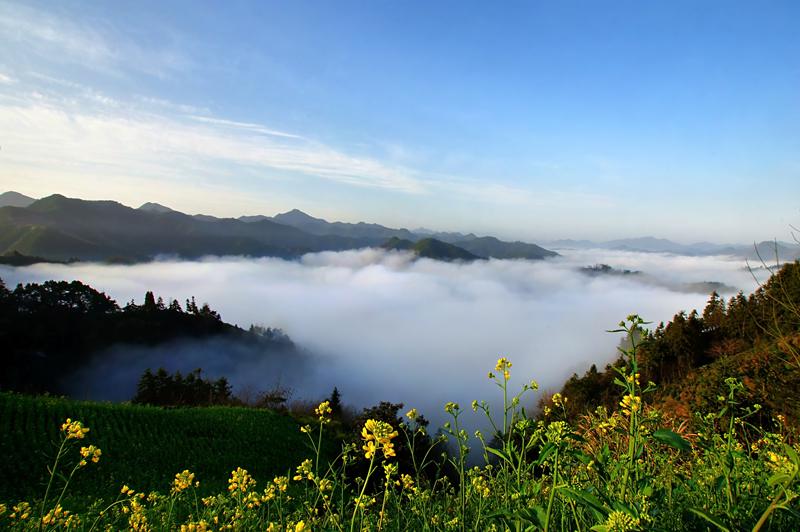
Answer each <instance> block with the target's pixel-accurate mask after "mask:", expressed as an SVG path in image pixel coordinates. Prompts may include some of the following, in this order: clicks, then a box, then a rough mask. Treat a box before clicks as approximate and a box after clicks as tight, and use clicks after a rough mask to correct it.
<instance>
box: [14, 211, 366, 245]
mask: <svg viewBox="0 0 800 532" xmlns="http://www.w3.org/2000/svg"><path fill="white" fill-rule="evenodd" d="M367 244H368V242H363V241H359V240H356V239H351V238H344V237H338V236H330V235H329V236H317V235H311V234H308V233H305V232H303V231H300V230H298V229H296V228H293V227H288V226H285V225H281V224H278V223H275V222H272V221H269V220H261V221H258V222H254V223H245V222H241V221H238V220H233V219H213V220H201V219H197V218H195V217H193V216H188V215H186V214H183V213H180V212H176V211H167V212H161V211H160V210H159V209H157V210H155V211H154V210H153V209H132V208H130V207H126V206H125V205H122V204H120V203H117V202H113V201H84V200H80V199H72V198H66V197H64V196H61V195H53V196H48V197H47V198H43V199H41V200H38V201H36V202H34V203H33V204H31V205H30V206H29V207H28V208H18V207H3V208H0V254H3V253H10V252H13V251H18V252H20V253H22V254H24V255H30V256H42V257H47V258H49V259H60V260H67V259H70V258H79V259H83V260H107V259H110V258H114V257H124V258H127V259H130V260H148V259H151V258H153V257H155V256H157V255H160V254H164V255H177V256H180V257H185V258H195V257H200V256H202V255H249V256H279V257H296V256H299V255H301V254H303V253H307V252H310V251H323V250H341V249H351V248H354V247H361V246H364V245H367Z"/></svg>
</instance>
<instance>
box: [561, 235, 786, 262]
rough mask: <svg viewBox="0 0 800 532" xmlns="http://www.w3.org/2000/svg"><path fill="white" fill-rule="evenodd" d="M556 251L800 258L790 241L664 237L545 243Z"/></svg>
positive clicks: (771, 258)
mask: <svg viewBox="0 0 800 532" xmlns="http://www.w3.org/2000/svg"><path fill="white" fill-rule="evenodd" d="M545 245H547V246H548V247H549V248H553V249H611V250H617V251H638V252H644V253H672V254H675V255H689V256H706V255H733V256H737V257H745V258H750V259H755V260H757V259H758V256H759V255H761V257H762V258H763V259H764V260H765V261H766V262H768V263H769V262H772V261H774V260H775V252H776V245H777V252H778V256H779V258H780V260H794V259H797V258H800V246H797V245H793V244H791V243H788V242H777V243H776V242H770V241H768V240H767V241H763V242H758V243H757V244H749V245H742V244H714V243H711V242H696V243H693V244H680V243H678V242H673V241H672V240H667V239H665V238H655V237H652V236H646V237H640V238H622V239H617V240H608V241H605V242H593V241H591V240H570V239H566V240H553V241H549V242H545Z"/></svg>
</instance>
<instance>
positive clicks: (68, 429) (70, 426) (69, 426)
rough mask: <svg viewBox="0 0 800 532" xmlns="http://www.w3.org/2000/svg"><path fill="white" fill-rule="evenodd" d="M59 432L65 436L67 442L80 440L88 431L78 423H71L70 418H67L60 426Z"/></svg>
mask: <svg viewBox="0 0 800 532" xmlns="http://www.w3.org/2000/svg"><path fill="white" fill-rule="evenodd" d="M61 432H63V433H64V434H65V435H66V437H67V439H68V440H82V439H83V438H84V436H86V433H87V432H89V429H88V428H87V427H84V426H83V423H81V422H80V421H72V419H71V418H67V421H65V422H64V424H63V425H61Z"/></svg>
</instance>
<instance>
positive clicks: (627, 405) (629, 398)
mask: <svg viewBox="0 0 800 532" xmlns="http://www.w3.org/2000/svg"><path fill="white" fill-rule="evenodd" d="M619 405H620V406H621V407H622V412H623V413H624V414H625V415H626V416H630V415H632V414H634V413H637V412H639V410H640V409H641V407H642V398H641V397H638V396H636V395H633V394H628V395H626V396H625V397H623V398H622V401H620V403H619Z"/></svg>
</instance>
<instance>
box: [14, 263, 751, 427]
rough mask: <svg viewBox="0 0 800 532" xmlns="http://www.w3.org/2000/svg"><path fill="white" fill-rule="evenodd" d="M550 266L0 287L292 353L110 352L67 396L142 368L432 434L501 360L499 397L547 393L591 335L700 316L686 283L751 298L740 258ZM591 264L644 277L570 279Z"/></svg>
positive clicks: (95, 275)
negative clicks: (399, 418) (274, 391)
mask: <svg viewBox="0 0 800 532" xmlns="http://www.w3.org/2000/svg"><path fill="white" fill-rule="evenodd" d="M560 252H561V253H562V256H561V257H558V258H555V259H548V260H546V261H516V260H489V261H475V262H471V263H446V262H439V261H432V260H427V259H418V260H415V259H414V257H413V256H412V255H410V254H407V253H404V252H386V251H383V250H376V249H365V250H357V251H346V252H326V253H315V254H309V255H305V256H304V257H303V258H302V259H300V260H297V261H286V260H282V259H272V258H263V259H244V258H230V257H221V258H220V257H209V258H207V259H205V260H201V261H192V262H186V261H177V260H171V259H163V260H159V261H155V262H151V263H145V264H137V265H132V266H122V265H103V264H90V263H76V264H71V265H60V264H37V265H34V266H30V267H25V268H3V269H0V277H2V278H3V279H4V281H5V282H6V284H7V285H8V286H9V287H13V286H14V285H16V284H17V283H20V282H41V281H45V280H49V279H55V280H62V279H63V280H72V279H78V280H81V281H83V282H85V283H87V284H90V285H91V286H93V287H94V288H96V289H98V290H102V291H105V292H106V293H107V294H108V295H110V296H111V297H112V298H114V299H116V300H117V301H118V302H119V303H120V304H124V303H125V302H126V301H129V300H131V299H135V300H136V301H137V302H140V301H141V300H142V297H143V295H144V293H145V292H146V291H147V290H152V291H154V292H155V294H156V296H162V297H163V298H164V299H165V300H167V301H169V299H171V298H175V299H178V300H179V301H181V302H183V301H184V300H185V299H186V298H190V297H192V296H195V297H196V299H197V301H198V303H200V302H208V303H209V304H210V306H211V307H212V308H213V309H215V310H217V311H218V312H219V313H220V314H221V315H222V318H223V320H225V321H227V322H229V323H234V324H237V325H239V326H241V327H243V328H247V327H249V326H250V325H251V324H257V325H263V326H268V327H279V328H281V329H283V330H284V331H285V332H286V334H288V335H289V336H290V337H291V339H292V340H293V341H294V342H295V344H297V346H298V348H299V349H298V350H295V351H292V352H282V351H281V350H272V351H269V352H263V351H259V350H257V349H254V348H247V347H243V346H239V345H231V344H229V343H227V342H223V341H217V340H214V339H211V340H204V341H196V340H192V341H184V342H173V343H170V344H163V345H160V346H158V347H156V348H147V347H135V348H133V347H129V346H117V347H115V348H113V349H111V350H108V351H106V352H104V353H102V354H100V355H99V356H97V357H95V362H94V363H93V364H92V365H91V366H90V367H87V368H84V369H82V370H81V371H79V372H78V373H77V374H76V375H74V376H72V377H73V378H72V379H71V380H72V382H73V385H72V386H73V388H72V389H73V390H74V395H75V396H76V397H91V398H94V399H108V400H126V399H129V398H130V397H131V396H132V395H133V393H134V391H135V388H136V381H137V380H138V378H139V376H140V375H141V373H142V371H143V370H144V369H146V368H148V367H150V368H153V369H157V368H158V367H161V366H163V367H165V368H166V369H168V370H170V371H176V370H180V371H182V372H188V371H192V370H194V369H195V368H202V369H203V371H204V375H205V376H208V377H212V378H217V377H220V376H225V377H227V378H228V379H229V381H230V382H231V384H232V385H233V388H234V393H250V394H251V393H253V392H254V391H257V390H267V389H270V388H273V387H276V386H281V387H288V388H291V389H292V390H293V396H292V397H293V399H306V400H312V401H314V400H320V399H322V398H324V397H326V396H328V395H329V394H330V392H331V390H332V389H333V387H334V386H336V387H338V388H339V390H340V391H341V393H342V399H343V401H344V402H345V404H349V405H352V406H354V407H357V408H361V407H365V406H370V405H373V404H376V403H377V402H379V401H382V400H385V401H393V402H402V403H404V404H405V405H406V407H407V408H410V407H412V406H413V407H416V408H417V409H419V410H420V412H421V413H423V414H424V415H425V416H426V417H428V418H429V419H431V420H432V421H433V424H434V425H439V424H441V423H442V422H443V421H444V418H445V414H444V411H443V405H444V403H445V402H447V401H455V402H458V403H460V404H461V406H462V408H465V409H468V408H469V404H470V403H471V401H472V400H473V399H486V400H488V401H493V400H494V399H495V398H496V397H497V389H496V388H495V387H494V386H493V385H492V384H491V383H490V382H488V381H487V378H486V374H487V371H489V370H491V369H493V367H494V364H495V361H496V360H497V358H498V357H500V356H507V357H508V358H510V359H511V360H512V362H513V364H514V366H513V368H512V377H511V385H512V387H518V386H520V385H521V384H522V383H524V382H529V381H530V380H531V379H536V380H537V381H538V382H539V384H540V385H541V389H542V391H541V392H539V393H544V392H547V391H556V390H558V389H559V388H560V386H561V385H562V383H563V382H564V381H565V379H567V378H568V377H569V376H570V375H572V373H574V372H577V373H582V372H583V371H585V370H586V369H588V367H589V366H590V365H591V364H593V363H594V364H597V365H598V366H602V365H604V364H606V363H608V362H610V361H611V360H613V359H614V358H615V356H616V346H617V345H618V343H619V341H620V336H619V335H615V334H609V333H607V332H605V331H606V330H608V329H612V328H615V327H616V325H617V324H618V322H619V321H620V320H622V319H623V318H625V317H626V316H627V315H629V314H632V313H637V314H639V315H641V316H642V317H644V318H645V319H647V320H649V321H652V322H654V325H655V324H657V323H658V322H659V321H662V320H668V319H670V318H671V317H672V316H673V315H674V314H675V313H677V312H679V311H680V310H687V311H690V310H692V309H695V308H696V309H698V310H700V311H702V308H703V307H704V306H705V302H706V301H707V299H708V294H707V293H701V292H700V291H697V292H691V291H687V290H686V289H685V287H686V285H689V284H691V283H700V282H705V281H714V282H720V283H724V284H725V285H727V286H729V287H731V289H734V290H744V291H745V292H750V291H752V290H753V289H754V288H755V287H756V286H757V285H756V282H755V280H754V279H753V277H752V276H751V274H750V272H749V271H748V270H747V269H746V265H745V263H744V262H743V261H742V259H739V258H732V257H722V256H718V257H684V256H676V255H667V254H654V253H633V252H622V251H608V250H580V251H570V250H561V251H560ZM600 263H603V264H609V265H611V266H613V267H614V268H615V269H628V270H633V271H641V272H643V274H642V275H597V276H590V275H586V274H585V273H581V272H580V268H581V267H585V266H589V265H593V264H600ZM728 295H730V294H728ZM537 399H538V396H531V400H530V402H529V405H530V406H533V404H534V403H535V400H537ZM471 415H472V413H471V412H470V413H469V416H471Z"/></svg>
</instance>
